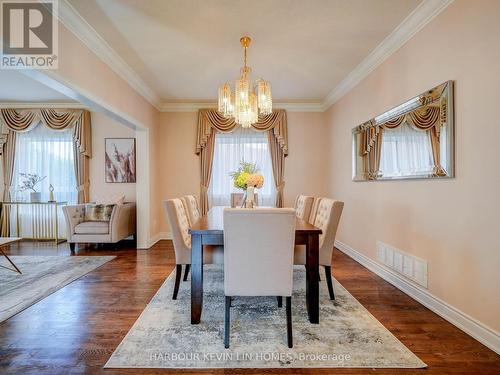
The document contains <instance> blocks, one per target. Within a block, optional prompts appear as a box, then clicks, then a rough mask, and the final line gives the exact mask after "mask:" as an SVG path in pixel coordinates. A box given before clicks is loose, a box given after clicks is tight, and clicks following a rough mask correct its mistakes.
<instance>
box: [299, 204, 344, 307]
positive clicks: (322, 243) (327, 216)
mask: <svg viewBox="0 0 500 375" xmlns="http://www.w3.org/2000/svg"><path fill="white" fill-rule="evenodd" d="M317 202H318V203H317V210H316V212H315V216H314V220H311V224H313V225H314V226H316V227H318V228H320V229H321V231H322V234H321V235H320V238H319V265H320V266H323V267H324V268H325V278H326V283H327V285H328V293H329V294H330V299H331V300H334V299H335V293H334V291H333V282H332V267H331V266H332V254H333V247H334V246H335V236H336V235H337V228H338V225H339V222H340V216H341V215H342V209H343V208H344V202H341V201H335V200H332V199H327V198H320V199H318V200H317ZM294 263H295V264H302V265H305V264H306V247H305V245H296V246H295V254H294Z"/></svg>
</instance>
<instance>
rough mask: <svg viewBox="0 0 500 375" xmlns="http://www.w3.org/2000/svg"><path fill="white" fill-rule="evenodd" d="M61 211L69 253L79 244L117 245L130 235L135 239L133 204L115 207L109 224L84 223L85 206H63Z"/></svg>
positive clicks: (104, 222) (103, 222)
mask: <svg viewBox="0 0 500 375" xmlns="http://www.w3.org/2000/svg"><path fill="white" fill-rule="evenodd" d="M62 209H63V213H64V218H65V220H66V236H67V239H68V243H69V246H70V249H71V251H74V250H75V244H76V243H79V242H83V243H117V242H118V241H120V240H123V239H124V238H127V237H128V236H130V235H134V237H135V234H136V226H135V219H136V218H135V217H136V215H135V210H136V207H135V203H124V204H117V205H115V207H114V208H113V212H112V213H111V218H110V220H109V222H108V221H85V204H78V205H72V206H64V207H63V208H62Z"/></svg>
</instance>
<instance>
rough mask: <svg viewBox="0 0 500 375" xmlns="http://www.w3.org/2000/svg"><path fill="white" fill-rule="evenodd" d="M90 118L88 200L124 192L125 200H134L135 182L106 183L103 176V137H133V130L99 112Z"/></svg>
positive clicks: (92, 114)
mask: <svg viewBox="0 0 500 375" xmlns="http://www.w3.org/2000/svg"><path fill="white" fill-rule="evenodd" d="M91 120H92V159H90V166H89V167H90V200H91V201H95V200H96V199H99V198H100V197H105V196H111V195H113V196H114V195H121V194H125V200H126V201H128V202H135V183H126V184H125V183H123V184H122V183H120V184H117V183H107V182H105V176H104V139H105V138H135V131H134V130H132V129H130V128H128V127H126V126H124V125H122V124H120V123H118V122H116V121H114V120H113V119H111V118H109V117H107V116H106V115H104V114H102V113H99V112H92V113H91ZM136 151H139V150H136Z"/></svg>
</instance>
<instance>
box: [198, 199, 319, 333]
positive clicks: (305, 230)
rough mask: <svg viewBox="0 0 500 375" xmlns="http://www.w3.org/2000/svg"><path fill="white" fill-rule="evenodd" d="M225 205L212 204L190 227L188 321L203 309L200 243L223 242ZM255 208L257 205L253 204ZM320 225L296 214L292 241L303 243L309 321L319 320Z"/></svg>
mask: <svg viewBox="0 0 500 375" xmlns="http://www.w3.org/2000/svg"><path fill="white" fill-rule="evenodd" d="M224 208H226V207H222V206H218V207H212V208H211V209H210V210H209V211H208V213H207V215H205V216H201V217H200V219H198V221H196V222H195V223H193V224H192V225H191V226H190V228H189V233H190V234H191V324H199V323H200V319H201V313H202V310H203V247H204V246H206V245H213V246H224ZM255 209H258V208H255ZM320 234H321V229H320V228H317V227H315V226H314V225H312V224H310V223H309V222H307V221H305V220H302V219H300V218H298V217H296V218H295V245H305V246H306V308H307V314H308V318H309V321H310V322H311V323H313V324H318V323H319V236H320Z"/></svg>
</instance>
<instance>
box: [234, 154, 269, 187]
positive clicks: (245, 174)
mask: <svg viewBox="0 0 500 375" xmlns="http://www.w3.org/2000/svg"><path fill="white" fill-rule="evenodd" d="M258 172H259V170H258V169H257V166H256V165H255V163H248V162H245V161H242V162H241V163H240V167H239V168H238V169H237V170H236V171H234V172H231V173H230V176H231V177H232V178H233V184H234V187H235V188H238V189H241V190H245V191H246V189H247V188H248V187H254V188H256V189H260V188H261V187H262V186H263V185H264V176H262V175H261V174H260V173H258Z"/></svg>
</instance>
